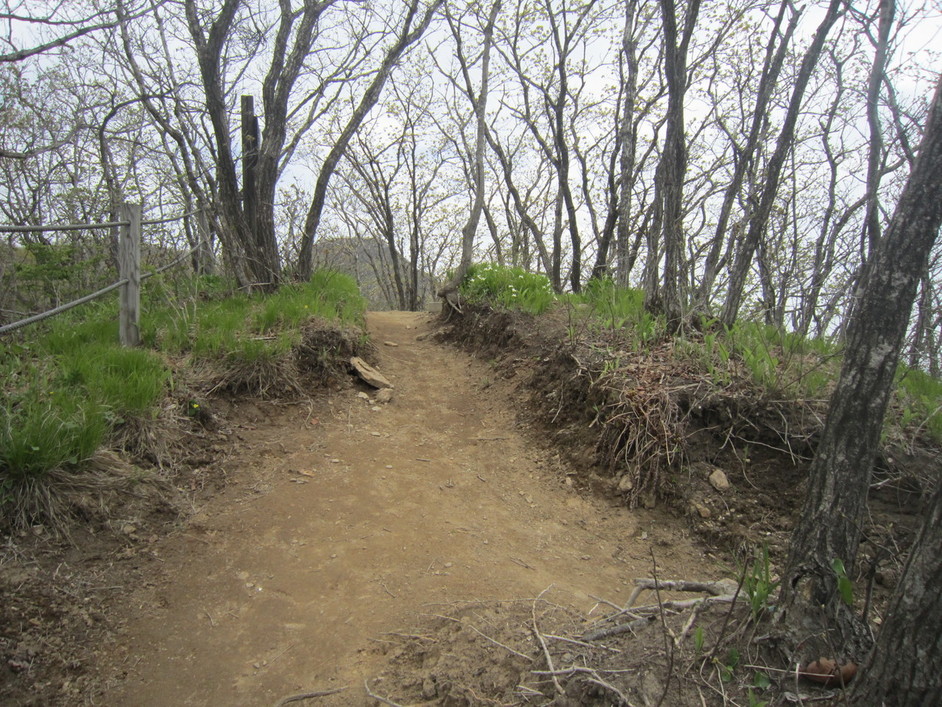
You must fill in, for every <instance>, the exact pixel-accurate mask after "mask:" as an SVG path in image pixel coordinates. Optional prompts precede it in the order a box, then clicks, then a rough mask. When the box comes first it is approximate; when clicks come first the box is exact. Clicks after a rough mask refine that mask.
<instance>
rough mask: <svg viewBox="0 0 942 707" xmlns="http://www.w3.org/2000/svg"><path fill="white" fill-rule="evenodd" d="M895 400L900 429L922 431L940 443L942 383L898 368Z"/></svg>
mask: <svg viewBox="0 0 942 707" xmlns="http://www.w3.org/2000/svg"><path fill="white" fill-rule="evenodd" d="M897 398H898V400H899V401H900V406H901V408H902V414H901V418H900V420H899V424H900V427H903V428H907V427H916V428H917V429H921V430H925V432H926V433H928V435H929V436H930V437H931V438H932V439H934V440H935V441H936V442H942V380H939V379H938V378H933V377H932V376H930V375H929V374H928V373H925V372H924V371H920V370H918V369H915V368H908V367H906V366H901V367H900V372H899V385H898V387H897Z"/></svg>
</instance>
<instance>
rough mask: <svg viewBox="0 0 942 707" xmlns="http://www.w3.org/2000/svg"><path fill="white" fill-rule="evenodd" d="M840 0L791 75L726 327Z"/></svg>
mask: <svg viewBox="0 0 942 707" xmlns="http://www.w3.org/2000/svg"><path fill="white" fill-rule="evenodd" d="M845 4H846V3H845V1H844V0H831V3H830V5H829V6H828V11H827V14H826V15H825V16H824V19H823V20H822V21H821V24H820V25H819V26H818V29H817V31H816V32H815V34H814V37H813V38H812V40H811V44H810V45H809V46H808V48H807V49H806V50H805V54H804V56H803V57H802V60H801V66H800V68H799V69H798V76H796V77H795V85H794V86H793V88H792V95H791V98H790V99H789V102H788V110H787V111H786V112H785V121H784V122H783V124H782V130H781V132H780V133H779V136H778V140H777V141H776V144H775V150H774V151H773V152H772V156H771V157H770V158H769V162H768V165H767V167H766V177H765V184H764V185H763V187H762V194H761V195H760V197H759V205H758V207H757V208H756V211H755V213H754V214H753V215H752V217H751V218H750V220H749V230H748V231H747V233H746V238H745V240H744V241H743V244H742V246H741V248H740V250H739V253H738V254H737V255H736V260H735V261H734V263H733V269H732V272H731V273H730V278H729V289H728V292H727V294H726V304H725V305H724V307H723V312H722V314H721V315H720V321H721V322H722V323H723V324H724V325H725V326H726V327H732V326H733V324H735V323H736V317H737V316H738V315H739V307H740V305H741V304H742V299H743V291H744V289H745V287H746V279H747V277H748V275H749V271H750V268H751V267H752V257H753V255H755V252H756V248H758V247H759V241H760V240H761V239H762V238H764V237H765V231H766V228H767V227H768V224H769V218H770V217H771V215H772V207H773V206H774V204H775V198H776V196H777V195H778V187H779V182H780V181H781V175H782V167H784V165H785V159H786V157H788V154H789V153H790V152H791V150H792V146H793V144H794V142H795V127H796V125H797V124H798V115H799V112H800V109H801V104H802V100H803V99H804V95H805V89H806V88H808V83H809V82H810V81H811V75H812V73H813V72H814V68H815V66H817V64H818V58H819V57H820V56H821V51H822V50H823V49H824V41H825V39H827V36H828V32H830V31H831V28H832V27H833V26H834V23H835V22H837V19H838V18H839V17H840V16H841V15H842V14H843V13H844V11H845Z"/></svg>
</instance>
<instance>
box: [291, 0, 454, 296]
mask: <svg viewBox="0 0 942 707" xmlns="http://www.w3.org/2000/svg"><path fill="white" fill-rule="evenodd" d="M444 1H445V0H432V3H431V4H430V5H429V6H428V7H427V8H426V10H425V14H424V15H423V16H422V19H421V20H420V21H419V24H418V25H416V26H415V27H414V28H413V27H412V21H413V19H415V15H416V13H417V12H418V5H419V3H418V0H412V2H411V3H410V5H409V8H408V11H407V12H406V18H405V20H404V21H403V27H402V33H401V34H400V35H399V37H398V38H397V39H396V42H395V43H394V44H393V45H392V46H391V47H390V48H389V49H388V50H387V52H386V55H385V56H384V57H383V61H382V63H381V64H380V66H379V69H378V70H377V71H376V75H375V76H373V80H372V81H371V82H370V85H369V86H367V88H366V91H365V92H364V93H363V96H362V97H361V98H360V102H359V103H358V104H357V107H356V108H354V110H353V113H352V114H351V115H350V118H349V119H348V120H347V124H346V125H345V126H344V128H343V130H342V131H341V132H340V135H339V136H338V137H337V140H336V142H334V145H333V147H331V148H330V152H328V153H327V157H325V158H324V163H323V164H322V165H321V169H320V171H319V172H318V174H317V181H316V182H315V183H314V193H313V195H312V196H311V205H310V207H309V208H308V211H307V216H306V217H305V219H304V232H303V233H302V235H301V248H300V253H299V254H298V266H297V278H298V279H299V280H309V279H310V278H311V273H312V271H313V269H314V237H315V236H316V235H317V230H318V228H319V227H320V223H321V215H322V213H323V211H324V204H325V203H326V202H327V187H328V186H329V184H330V179H331V177H333V175H334V170H336V168H337V164H338V163H339V162H340V159H341V158H342V157H343V155H344V153H345V152H346V151H347V146H348V145H349V144H350V140H351V139H352V138H353V136H354V134H355V133H356V132H357V130H359V129H360V125H361V124H362V123H363V121H364V119H365V118H366V116H367V115H368V114H369V113H370V111H371V110H373V106H375V105H376V102H377V101H378V100H379V97H380V94H381V93H382V92H383V87H384V86H385V85H386V81H387V80H388V79H389V76H390V74H392V71H393V68H395V67H396V65H397V64H398V63H399V61H400V60H401V59H402V55H403V54H405V52H406V50H407V49H408V48H409V47H410V46H412V45H413V44H415V43H416V42H417V41H418V40H419V39H421V37H422V35H423V34H425V30H426V29H428V26H429V24H430V23H431V21H432V17H433V16H434V15H435V13H436V12H438V8H439V7H441V6H442V3H443V2H444Z"/></svg>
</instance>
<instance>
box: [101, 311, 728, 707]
mask: <svg viewBox="0 0 942 707" xmlns="http://www.w3.org/2000/svg"><path fill="white" fill-rule="evenodd" d="M368 324H369V328H370V331H371V334H372V336H373V340H374V341H375V342H376V344H377V346H378V348H379V357H378V368H379V369H380V370H381V371H382V373H383V374H384V375H385V376H386V377H388V378H389V380H390V381H391V382H392V383H393V385H394V391H393V399H392V401H391V402H390V403H388V404H381V403H377V402H375V401H373V400H364V399H363V398H362V397H360V396H358V395H357V393H358V392H363V391H365V390H366V388H365V387H364V388H363V389H346V390H342V391H340V392H336V393H332V394H331V395H330V396H329V397H328V398H327V399H325V400H321V401H320V402H317V403H315V404H314V406H313V407H311V406H309V405H291V406H285V405H278V406H276V405H271V404H263V403H257V404H255V405H254V409H255V414H254V415H253V416H254V418H255V421H254V422H245V423H244V424H243V425H242V427H241V429H239V430H238V434H239V436H240V438H241V440H242V441H241V442H240V443H239V444H237V445H234V446H233V450H232V456H231V457H230V459H229V461H228V464H227V469H228V472H229V475H230V483H229V485H228V486H227V487H226V489H225V490H224V491H223V492H222V493H220V494H218V495H217V496H216V497H214V498H213V499H212V500H211V501H210V502H208V503H207V504H206V505H205V506H204V507H202V508H199V509H197V512H196V514H195V515H194V516H193V518H192V520H191V521H190V522H188V524H187V525H186V527H183V528H181V529H180V530H179V532H176V533H174V534H172V535H170V536H169V537H167V538H165V539H162V540H159V541H157V542H156V543H154V544H153V546H152V548H153V549H152V556H153V558H154V560H153V561H152V562H150V563H149V565H148V569H147V571H146V572H145V573H144V579H143V580H142V581H141V582H140V584H139V586H137V587H135V588H133V589H132V590H130V591H129V592H128V593H127V594H126V595H125V598H124V602H123V604H122V605H121V606H118V607H117V608H116V609H115V614H113V616H112V622H113V623H112V625H114V626H116V627H117V629H118V630H117V632H116V636H115V637H114V639H113V640H114V643H113V644H111V645H108V646H104V647H102V648H101V649H100V650H99V652H98V656H99V660H98V663H99V665H98V670H99V675H100V679H101V681H102V682H101V683H100V684H104V685H105V686H106V688H105V694H104V696H103V698H102V699H99V702H98V703H99V704H109V705H162V706H163V705H270V704H275V703H277V702H278V701H279V700H280V699H282V698H284V697H286V696H288V695H292V694H294V693H301V692H307V691H314V690H327V689H331V688H338V687H346V688H347V689H346V690H345V691H344V692H342V693H340V694H338V695H335V696H332V697H329V698H325V699H319V700H317V701H316V702H310V704H315V703H316V704H319V705H320V704H333V705H347V704H351V705H361V704H370V703H371V702H370V700H369V699H368V698H367V697H366V695H365V692H364V688H363V681H364V680H365V679H370V678H371V677H372V676H375V675H377V674H379V673H380V672H381V671H383V670H384V669H386V668H387V667H388V666H384V665H383V655H382V652H381V651H378V650H375V648H376V646H377V644H378V643H379V642H382V640H383V637H384V635H389V634H392V633H399V634H403V633H409V632H410V628H411V627H413V626H415V625H417V624H418V623H420V622H421V621H422V619H423V615H427V614H429V613H437V612H439V611H441V610H442V606H446V607H447V606H448V605H453V604H454V603H456V602H461V601H464V600H472V599H481V600H492V599H513V598H526V597H535V596H536V595H538V594H539V593H540V592H541V591H543V590H545V589H546V588H547V587H549V586H551V585H552V586H553V587H554V592H555V596H556V600H557V601H559V600H560V599H559V598H560V597H566V598H568V601H570V602H571V604H572V605H573V606H574V607H576V608H578V609H579V610H582V611H586V610H589V609H590V608H591V607H592V606H593V604H595V603H596V600H595V597H604V598H605V599H606V600H609V601H613V602H618V601H623V600H625V599H626V598H627V595H628V594H629V593H630V588H631V580H632V579H633V578H635V577H639V576H650V572H651V550H652V548H653V550H654V552H655V554H656V556H657V561H658V566H659V571H660V573H661V576H663V577H671V576H674V577H685V578H701V579H709V578H716V577H714V575H716V572H717V569H716V567H715V564H714V563H715V560H714V563H711V562H710V560H709V559H708V558H704V557H702V555H701V552H700V551H699V550H698V549H697V548H696V547H695V546H694V544H693V543H692V542H691V541H690V540H689V539H688V538H687V537H686V536H685V534H684V533H683V532H682V531H680V530H679V529H678V526H677V524H676V522H675V523H667V522H661V521H660V518H661V516H659V515H657V514H656V513H654V512H647V511H635V512H629V511H627V510H626V509H624V508H623V507H621V506H617V505H614V504H613V503H611V502H609V501H606V500H605V499H600V498H595V497H586V496H584V495H580V494H579V493H577V492H576V491H575V490H574V489H573V488H572V486H571V485H570V484H569V483H567V474H569V473H571V472H572V470H571V469H569V468H567V466H566V465H565V463H564V462H562V461H560V459H559V457H558V455H557V454H556V453H555V452H553V451H552V449H550V448H549V446H548V445H543V444H542V442H541V440H540V439H538V437H537V434H536V431H535V430H531V429H528V428H526V427H525V425H523V424H522V423H520V422H518V420H517V417H516V414H515V411H514V405H515V400H514V399H513V395H514V391H513V388H512V387H511V386H510V385H509V384H508V383H506V382H505V381H501V380H496V379H495V376H494V373H493V371H492V370H491V368H490V366H488V365H487V364H486V363H484V362H480V361H476V360H474V359H471V358H469V357H468V356H466V355H465V354H463V353H461V352H458V351H456V350H454V349H452V348H449V347H447V346H443V345H441V344H438V343H436V342H435V341H434V340H432V339H431V338H426V339H422V340H417V336H419V335H421V334H425V333H427V332H428V331H430V329H431V324H430V322H429V318H428V315H425V314H415V313H405V312H386V313H373V314H371V315H369V317H368ZM389 344H394V345H389ZM370 392H371V394H372V393H374V392H375V391H370ZM250 409H251V408H250Z"/></svg>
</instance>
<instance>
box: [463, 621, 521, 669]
mask: <svg viewBox="0 0 942 707" xmlns="http://www.w3.org/2000/svg"><path fill="white" fill-rule="evenodd" d="M462 623H464V622H462ZM464 625H465V626H467V627H468V628H470V629H471V630H472V631H474V632H475V633H476V634H478V635H480V636H482V637H483V638H485V639H487V640H488V641H490V642H491V643H493V644H494V645H495V646H500V647H501V648H503V649H504V650H508V651H510V652H511V653H513V654H514V655H519V656H520V657H521V658H526V659H527V660H529V661H530V662H531V663H532V662H533V658H531V657H530V656H528V655H526V654H525V653H521V652H520V651H517V650H514V649H513V648H511V647H510V646H505V645H504V644H503V643H501V642H500V641H495V640H494V639H493V638H491V637H490V636H488V635H487V634H486V633H484V632H483V631H479V630H478V629H477V628H475V627H474V626H472V625H471V624H464Z"/></svg>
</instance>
